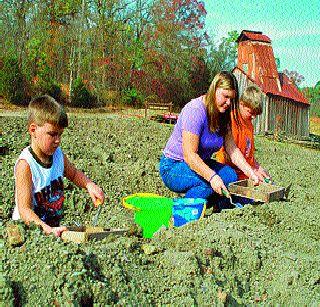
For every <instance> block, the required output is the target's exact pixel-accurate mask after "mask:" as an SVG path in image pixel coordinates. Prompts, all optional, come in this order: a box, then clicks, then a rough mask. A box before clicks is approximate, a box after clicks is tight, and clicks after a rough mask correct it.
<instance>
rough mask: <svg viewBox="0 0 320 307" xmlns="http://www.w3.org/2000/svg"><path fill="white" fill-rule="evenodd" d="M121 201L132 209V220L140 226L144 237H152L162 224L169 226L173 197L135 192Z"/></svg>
mask: <svg viewBox="0 0 320 307" xmlns="http://www.w3.org/2000/svg"><path fill="white" fill-rule="evenodd" d="M123 203H124V206H125V207H126V208H130V209H132V210H134V221H135V223H136V224H138V225H139V226H140V227H141V228H142V230H143V232H142V235H143V237H144V238H152V236H153V234H154V233H155V232H157V231H158V230H159V229H160V228H161V227H162V226H165V227H169V224H170V220H171V217H172V207H173V199H171V198H166V197H162V196H159V197H157V196H156V195H155V196H150V195H148V194H146V196H144V195H142V196H139V194H137V195H132V196H129V197H126V198H125V200H124V201H123Z"/></svg>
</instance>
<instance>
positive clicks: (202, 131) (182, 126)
mask: <svg viewBox="0 0 320 307" xmlns="http://www.w3.org/2000/svg"><path fill="white" fill-rule="evenodd" d="M182 131H188V132H191V133H193V134H196V135H198V136H199V147H198V155H199V156H200V157H201V158H202V159H203V160H207V159H210V158H211V156H212V154H213V153H214V152H216V151H218V150H219V149H220V148H221V147H222V145H223V139H224V138H223V136H221V135H219V133H217V132H214V133H212V132H210V129H209V125H208V118H207V110H206V107H205V104H204V96H201V97H198V98H195V99H192V100H191V101H190V102H188V103H187V104H186V105H185V106H184V107H183V109H182V110H181V113H180V115H179V117H178V121H177V123H176V125H175V126H174V129H173V132H172V134H171V136H170V138H169V140H168V142H167V145H166V147H165V149H164V151H163V153H164V155H165V156H166V157H167V158H171V159H174V160H179V161H180V160H184V158H183V151H182Z"/></svg>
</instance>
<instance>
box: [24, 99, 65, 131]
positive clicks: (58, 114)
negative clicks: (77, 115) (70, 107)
mask: <svg viewBox="0 0 320 307" xmlns="http://www.w3.org/2000/svg"><path fill="white" fill-rule="evenodd" d="M28 110H29V114H28V126H29V125H30V124H31V123H35V124H37V125H38V126H43V125H44V124H45V123H49V124H52V125H57V126H59V127H61V128H65V127H68V116H67V113H66V112H65V110H64V108H63V107H62V105H60V104H59V103H58V102H57V101H56V100H55V99H54V98H52V97H51V96H48V95H43V96H39V97H36V98H34V99H33V100H32V101H31V102H30V103H29V107H28Z"/></svg>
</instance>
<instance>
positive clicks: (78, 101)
mask: <svg viewBox="0 0 320 307" xmlns="http://www.w3.org/2000/svg"><path fill="white" fill-rule="evenodd" d="M96 104H97V98H96V96H95V95H93V94H92V93H91V92H90V90H89V89H88V88H87V86H86V85H85V83H84V82H83V80H82V79H81V78H77V79H76V80H75V81H74V83H73V87H72V92H71V106H73V107H77V108H91V107H94V106H96Z"/></svg>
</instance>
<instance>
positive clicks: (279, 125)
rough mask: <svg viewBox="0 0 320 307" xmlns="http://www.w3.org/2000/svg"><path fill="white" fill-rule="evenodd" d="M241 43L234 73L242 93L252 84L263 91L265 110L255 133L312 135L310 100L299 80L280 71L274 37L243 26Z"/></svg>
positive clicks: (257, 119)
mask: <svg viewBox="0 0 320 307" xmlns="http://www.w3.org/2000/svg"><path fill="white" fill-rule="evenodd" d="M237 43H238V61H237V66H236V67H235V68H234V69H233V74H234V75H235V77H236V79H237V80H238V84H239V94H240V95H241V93H242V92H243V90H244V89H245V88H246V87H247V86H248V85H252V84H255V85H257V86H258V87H260V89H261V90H262V92H263V112H262V114H261V115H259V116H257V118H256V119H255V122H254V127H255V133H256V134H274V133H279V132H281V133H283V134H285V135H286V136H291V137H294V138H297V139H304V138H306V137H309V110H310V104H309V102H308V100H307V99H306V98H305V97H304V95H303V94H302V93H301V92H300V91H299V90H298V88H297V87H296V86H295V84H294V83H293V82H291V80H290V79H289V78H288V77H287V76H286V75H285V74H284V73H280V72H278V70H277V65H276V60H275V57H274V54H273V49H272V46H271V40H270V38H269V37H268V36H266V35H264V34H262V32H258V31H249V30H243V31H242V32H241V34H240V35H239V37H238V39H237Z"/></svg>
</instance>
